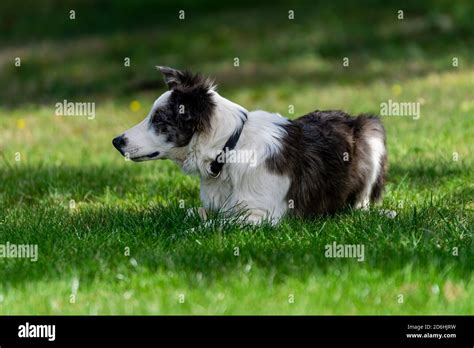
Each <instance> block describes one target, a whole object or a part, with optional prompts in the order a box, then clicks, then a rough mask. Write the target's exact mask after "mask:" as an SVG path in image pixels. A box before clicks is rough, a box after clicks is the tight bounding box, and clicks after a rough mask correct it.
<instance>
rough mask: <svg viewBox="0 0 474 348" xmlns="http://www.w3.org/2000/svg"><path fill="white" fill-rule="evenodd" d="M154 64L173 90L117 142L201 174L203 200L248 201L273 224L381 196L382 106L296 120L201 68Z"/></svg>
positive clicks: (138, 154) (220, 203)
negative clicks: (233, 97)
mask: <svg viewBox="0 0 474 348" xmlns="http://www.w3.org/2000/svg"><path fill="white" fill-rule="evenodd" d="M157 68H158V69H159V71H161V73H162V75H163V77H164V80H165V82H166V84H167V86H168V91H166V92H165V93H163V94H162V95H161V96H160V97H159V98H158V99H156V101H155V102H154V104H153V106H152V108H151V110H150V112H149V113H148V115H147V116H146V118H145V119H144V120H143V121H142V122H140V123H139V124H137V125H136V126H134V127H132V128H131V129H129V130H127V131H125V132H124V133H123V134H121V135H120V136H118V137H116V138H114V139H113V141H112V143H113V145H114V146H115V148H116V149H117V150H118V151H119V152H120V153H121V154H122V155H123V156H127V157H128V158H129V159H131V160H132V161H136V162H139V161H148V160H156V159H171V160H173V161H174V162H176V163H177V164H178V165H179V166H180V167H181V168H182V169H183V170H184V171H185V172H186V173H190V174H192V173H195V174H197V175H199V177H200V180H201V185H200V197H201V201H202V204H203V207H204V209H206V210H218V211H225V212H226V214H233V213H235V212H238V211H245V212H246V213H245V215H244V217H243V220H244V221H245V222H249V223H255V224H259V223H261V222H263V221H270V222H271V223H272V224H276V223H278V221H280V219H281V218H282V217H283V216H285V214H292V215H295V216H298V217H308V216H315V215H325V214H333V213H335V212H338V211H340V210H342V209H344V208H347V207H352V208H355V209H368V208H369V206H370V204H371V203H377V202H380V200H381V198H382V194H383V190H384V182H385V176H386V172H387V150H386V141H385V130H384V127H383V125H382V123H381V121H380V120H379V118H377V117H376V116H372V115H365V114H363V115H359V116H357V117H351V116H350V115H348V114H346V113H344V112H342V111H337V110H330V111H314V112H311V113H309V114H307V115H305V116H302V117H299V118H297V119H294V120H289V119H286V118H284V117H282V116H281V115H279V114H277V113H271V112H267V111H248V110H247V109H245V108H244V107H242V106H240V105H238V104H236V103H233V102H232V101H230V100H228V99H226V98H224V97H222V96H221V95H219V94H218V93H217V90H216V86H215V85H214V82H213V81H212V80H211V79H209V78H206V77H204V76H202V75H200V74H193V73H191V72H189V71H180V70H176V69H173V68H169V67H157ZM242 154H244V155H242ZM200 209H203V208H200ZM201 212H202V210H201ZM204 212H205V210H204ZM200 215H201V214H200ZM204 215H206V214H205V213H204Z"/></svg>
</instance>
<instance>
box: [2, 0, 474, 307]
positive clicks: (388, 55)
mask: <svg viewBox="0 0 474 348" xmlns="http://www.w3.org/2000/svg"><path fill="white" fill-rule="evenodd" d="M473 9H474V6H473V5H472V4H471V3H470V2H469V1H456V2H454V3H453V2H450V1H406V2H400V1H390V0H389V1H384V2H380V1H369V0H366V1H360V2H357V3H355V2H351V3H346V2H344V1H332V2H326V1H271V2H270V1H268V2H265V1H259V2H256V1H239V2H217V1H199V2H194V1H129V0H125V1H120V2H118V1H106V0H102V1H88V0H83V1H70V0H66V1H47V0H42V1H29V0H27V1H22V2H18V3H17V2H12V1H3V2H2V3H1V4H0V47H1V49H0V83H1V85H2V86H3V87H2V88H1V89H0V101H1V103H0V243H4V242H6V241H10V242H11V243H14V242H16V243H21V242H23V243H38V245H39V252H40V258H39V261H38V262H37V263H30V262H29V261H27V260H0V265H1V266H2V267H0V279H1V282H0V313H8V314H20V313H23V314H39V313H55V314H60V313H68V314H73V313H84V314H94V313H99V314H114V313H120V314H127V313H128V314H140V313H144V314H158V313H164V314H176V313H178V314H190V313H191V314H198V313H206V314H236V313H238V314H252V313H254V314H269V313H279V314H281V313H291V314H318V313H321V314H348V313H350V314H391V313H394V314H417V313H418V314H439V313H460V314H469V313H472V312H473V310H474V285H473V284H474V283H473V275H472V268H473V265H474V256H473V253H472V252H473V246H472V243H471V241H472V211H473V208H474V206H473V200H472V198H473V192H474V188H473V183H472V177H473V175H472V174H473V169H474V161H473V160H472V153H473V141H472V139H473V137H472V136H473V134H474V117H473V113H474V99H473V93H472V92H473V90H474V65H473V55H474V52H473V50H472V47H474V45H473V44H474V36H473V34H474V23H473V21H472V19H473V18H474V12H473ZM70 10H75V16H76V19H75V20H70V19H69V11H70ZM180 10H184V11H185V19H184V20H179V19H178V14H179V12H178V11H180ZM289 10H293V11H294V13H295V19H294V20H289V19H288V11H289ZM399 10H403V11H404V19H403V20H399V19H398V18H397V16H398V11H399ZM15 57H20V58H21V67H15V65H14V62H15V61H14V60H15ZM125 57H129V58H130V60H131V66H130V67H125V66H124V58H125ZM235 57H238V58H239V60H240V66H239V67H235V66H234V65H233V63H234V58H235ZM344 57H348V58H349V59H350V66H349V67H343V64H342V62H343V58H344ZM454 57H456V58H458V59H459V66H458V67H453V65H452V59H453V58H454ZM155 65H169V66H172V67H176V68H182V69H184V68H187V69H191V70H195V71H200V72H203V73H206V74H209V75H211V76H212V77H214V78H215V79H216V82H217V83H218V85H219V91H220V93H221V94H222V95H223V96H224V97H227V98H229V99H231V100H233V101H235V102H237V103H239V104H241V105H243V106H245V107H246V108H248V109H249V110H252V109H259V108H261V109H265V110H269V111H274V112H279V113H281V114H282V115H284V116H287V117H290V118H293V117H296V116H298V115H302V114H305V113H307V112H310V111H313V110H315V109H343V110H345V111H347V112H349V113H352V114H358V113H362V112H371V113H375V114H378V113H380V103H381V102H386V101H387V100H389V99H392V100H394V101H399V102H420V103H421V115H420V119H419V120H413V119H412V117H383V122H384V124H385V126H386V128H387V135H388V149H389V161H390V165H391V167H390V171H389V181H388V185H387V195H386V198H385V200H384V207H385V208H388V209H393V210H396V211H397V213H398V217H397V218H396V219H394V220H388V219H386V218H384V217H381V216H379V215H378V214H377V213H376V212H371V213H362V212H349V213H347V212H346V213H344V214H341V215H337V216H335V217H332V218H327V219H322V218H321V219H314V220H308V221H299V220H293V219H288V220H286V221H284V222H283V223H282V224H281V225H280V226H278V227H277V228H275V229H271V228H268V227H262V228H258V229H256V230H254V229H240V228H238V227H237V226H227V227H226V228H224V229H222V228H219V227H218V226H211V227H210V228H207V229H206V228H202V227H200V223H199V221H193V220H191V221H184V216H185V212H184V210H183V209H180V208H178V204H177V202H178V201H180V200H183V201H184V202H185V205H186V207H191V206H197V205H199V199H198V190H199V183H198V180H197V178H193V177H188V176H185V175H184V174H182V173H181V172H180V170H179V169H178V168H177V167H176V166H175V165H173V164H171V163H169V162H166V161H163V162H149V163H142V164H139V165H138V164H135V163H130V162H125V161H124V160H123V158H122V157H121V156H120V155H119V154H118V153H117V152H116V151H115V150H114V149H113V147H112V146H111V140H112V138H113V137H114V136H116V135H117V134H120V133H121V132H122V131H123V130H125V129H128V128H129V127H130V126H132V125H134V124H136V123H137V122H138V121H140V120H141V119H143V118H144V117H145V115H146V114H147V112H148V109H149V108H150V107H151V104H152V102H153V101H154V99H155V98H156V97H157V96H159V95H160V94H161V93H162V92H163V91H164V90H165V88H164V84H163V83H162V80H161V76H160V75H159V74H158V73H157V72H156V70H155V68H154V66H155ZM64 99H67V100H68V101H72V102H76V101H77V102H95V103H96V117H95V118H94V119H93V120H88V119H87V118H86V117H57V116H54V112H55V107H54V105H55V103H57V102H62V101H63V100H64ZM289 105H293V106H294V109H295V112H294V114H290V113H289ZM18 153H19V154H20V155H21V160H20V161H15V157H16V155H17V154H18ZM455 154H456V156H457V157H456V160H454V157H455ZM71 200H74V202H75V203H76V208H74V209H70V208H69V204H70V201H71ZM333 241H337V242H338V243H362V244H364V245H366V250H367V256H366V258H367V262H364V263H357V262H356V261H354V260H347V259H344V260H328V259H326V258H324V256H323V250H324V246H325V245H326V244H328V243H332V242H333ZM127 246H128V247H130V249H131V251H132V252H131V256H130V257H125V256H124V255H123V250H124V248H125V247H127ZM236 246H238V247H239V248H240V249H241V256H239V257H235V256H234V248H235V247H236ZM455 247H456V248H459V255H458V256H456V257H454V256H453V255H452V250H453V248H455ZM352 261H354V262H352ZM74 279H77V280H78V281H79V283H80V287H79V293H78V294H77V301H76V303H70V298H69V296H70V292H71V283H72V282H73V280H74ZM182 293H185V294H186V298H187V300H186V302H185V303H183V304H181V303H179V302H178V300H177V296H178V295H179V294H182ZM290 294H293V295H295V298H296V302H295V303H292V304H290V303H289V302H288V296H289V295H290ZM400 294H404V296H405V302H404V303H399V302H398V295H400Z"/></svg>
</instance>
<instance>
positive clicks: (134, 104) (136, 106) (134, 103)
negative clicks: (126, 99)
mask: <svg viewBox="0 0 474 348" xmlns="http://www.w3.org/2000/svg"><path fill="white" fill-rule="evenodd" d="M140 108H141V105H140V102H139V101H138V100H134V101H132V102H131V103H130V110H132V111H133V112H137V111H139V110H140Z"/></svg>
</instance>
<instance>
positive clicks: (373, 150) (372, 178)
mask: <svg viewBox="0 0 474 348" xmlns="http://www.w3.org/2000/svg"><path fill="white" fill-rule="evenodd" d="M366 141H367V143H368V144H369V147H370V164H369V166H368V167H369V168H368V172H369V176H368V179H367V182H366V185H365V187H364V190H363V191H362V194H361V196H360V198H359V200H358V201H357V202H356V205H355V207H356V208H357V209H364V210H367V209H368V208H369V205H370V194H371V192H372V188H373V187H374V184H375V182H376V181H377V177H378V176H379V175H380V171H381V170H382V168H381V163H382V158H383V156H384V155H385V151H386V150H385V145H384V143H383V139H382V138H381V137H379V136H377V135H373V136H371V137H368V138H367V139H366Z"/></svg>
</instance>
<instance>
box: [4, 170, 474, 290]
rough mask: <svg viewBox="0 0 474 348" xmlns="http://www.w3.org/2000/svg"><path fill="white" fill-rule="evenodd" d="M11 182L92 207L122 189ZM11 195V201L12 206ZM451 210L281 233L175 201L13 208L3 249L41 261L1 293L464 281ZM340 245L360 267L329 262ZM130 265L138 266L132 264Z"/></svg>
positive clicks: (93, 178) (14, 272) (113, 180)
mask: <svg viewBox="0 0 474 348" xmlns="http://www.w3.org/2000/svg"><path fill="white" fill-rule="evenodd" d="M400 170H401V169H400ZM413 171H414V172H415V173H419V174H424V173H425V172H424V171H422V172H418V171H416V170H414V169H413ZM14 174H15V175H14V176H15V178H18V179H19V180H20V181H19V182H23V185H18V187H17V188H15V189H14V190H16V189H18V193H19V194H22V195H23V196H24V197H30V196H31V199H33V200H34V199H35V197H36V199H37V198H38V197H44V196H46V195H49V194H51V190H50V188H48V187H49V186H48V183H49V184H51V185H53V187H54V188H55V189H58V190H62V191H65V192H75V193H76V194H83V195H86V194H87V193H89V192H92V193H91V196H90V197H91V201H94V196H98V195H101V194H103V193H104V190H105V187H106V183H107V184H108V185H109V186H111V187H120V186H121V185H122V183H123V172H120V173H117V172H116V171H114V169H113V168H112V169H109V170H106V169H98V168H92V169H91V168H84V169H77V168H76V169H71V168H63V169H60V170H58V169H54V168H43V169H42V170H39V171H29V172H28V173H22V172H21V171H18V172H16V173H14ZM451 175H452V174H451ZM12 176H13V175H12V173H11V175H10V179H9V181H11V180H12ZM44 176H46V177H47V178H46V179H45V178H44ZM128 177H129V179H130V180H129V181H128V184H127V185H129V186H130V187H132V188H133V187H135V189H136V190H137V189H139V188H137V186H136V185H137V184H138V178H136V177H134V176H133V175H131V174H130V173H129V174H128ZM40 178H41V179H42V180H45V183H46V185H45V184H43V185H41V186H42V187H43V186H44V187H43V188H41V187H38V184H37V183H35V182H36V181H37V180H40ZM420 180H421V179H420ZM25 183H26V186H25V185H24V184H25ZM20 187H23V188H20ZM14 190H13V191H10V193H8V195H10V196H9V197H10V199H11V198H12V196H11V194H12V192H15V191H14ZM22 190H23V191H22ZM114 194H115V195H117V194H120V193H118V192H114ZM8 195H7V196H8ZM450 204H451V203H450V201H449V200H444V201H443V202H427V203H426V205H421V206H417V209H416V211H404V212H401V214H399V216H397V218H396V219H388V218H386V217H384V216H381V215H380V214H378V213H377V212H375V211H374V212H360V211H357V212H352V213H351V212H347V213H341V214H338V215H336V216H333V217H326V218H316V219H312V220H298V219H286V220H285V221H283V223H282V224H280V225H279V226H277V227H271V226H262V227H258V228H254V227H241V226H238V225H235V224H224V225H223V224H222V221H220V220H217V221H216V222H215V223H211V224H210V226H208V227H204V226H203V223H202V222H201V221H200V220H199V218H187V217H186V216H187V215H186V208H188V207H189V206H185V207H180V206H179V203H178V202H168V203H166V204H164V205H163V204H161V203H154V204H153V205H144V206H142V205H140V204H137V205H131V206H122V205H118V204H117V205H113V204H112V205H110V206H104V205H100V206H94V205H91V206H88V205H85V206H83V207H79V208H78V209H75V210H74V211H71V210H70V209H68V208H67V207H63V206H57V205H47V206H42V205H36V204H35V205H31V206H28V205H20V206H17V207H15V206H13V207H11V208H10V209H9V212H8V215H7V216H5V217H4V219H3V221H2V223H1V224H0V243H5V242H7V241H9V242H10V243H17V244H22V243H28V244H38V247H39V259H38V262H36V263H31V262H29V261H27V260H18V259H11V260H2V262H3V266H2V268H1V269H0V278H1V279H2V282H3V283H4V284H5V285H11V286H15V285H19V284H22V283H26V282H29V281H34V280H39V279H45V278H49V279H55V278H61V277H64V276H65V275H68V276H69V275H74V274H77V275H79V276H80V277H81V282H82V283H83V284H87V283H88V282H92V281H93V280H94V279H96V278H97V277H99V278H104V279H108V280H112V281H115V280H116V275H117V274H125V275H126V274H129V273H133V272H136V271H139V270H146V271H148V272H151V273H153V272H158V271H164V272H171V273H173V274H176V275H178V276H180V277H183V278H184V279H186V280H187V281H188V282H189V283H190V284H193V282H195V279H196V274H198V273H200V274H202V276H203V278H204V279H205V280H206V281H209V282H212V281H214V280H216V279H225V278H226V277H227V276H243V275H244V274H245V272H247V271H245V270H246V269H247V270H248V269H249V267H250V269H252V268H253V269H258V270H259V271H263V274H264V275H266V276H268V277H271V278H272V279H273V281H275V282H279V281H285V279H287V278H289V277H292V278H298V279H304V278H305V277H308V276H311V275H314V274H317V273H320V272H323V273H334V274H339V272H341V270H344V269H346V270H347V269H349V270H351V269H353V270H359V269H361V268H362V269H366V270H368V271H371V270H374V271H377V272H381V273H384V274H385V273H386V274H388V273H391V272H396V271H399V270H400V269H402V268H403V267H405V266H411V267H414V268H416V269H419V270H423V269H428V268H432V267H435V268H439V269H440V272H441V270H445V271H446V270H449V273H450V276H453V277H460V278H462V277H465V276H467V275H469V274H470V273H471V272H472V264H473V262H474V259H473V255H474V253H472V244H471V238H472V235H471V234H470V232H469V230H468V227H466V223H465V222H462V221H460V220H463V219H465V218H466V217H460V216H459V212H458V211H456V210H455V209H452V208H450ZM471 233H472V232H471ZM335 241H336V242H337V243H338V244H362V245H364V246H365V248H366V255H365V260H364V262H357V261H356V260H355V259H347V258H344V259H328V258H326V257H325V255H324V251H325V247H326V245H328V244H332V243H333V242H335ZM236 247H238V248H239V256H236V255H235V248H236ZM453 247H457V248H459V249H460V250H461V252H460V253H459V256H457V257H453V255H452V248H453ZM125 248H130V256H125V255H124V250H125ZM131 257H132V258H134V259H135V260H136V261H137V263H138V266H133V265H132V264H131V263H130V258H131Z"/></svg>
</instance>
